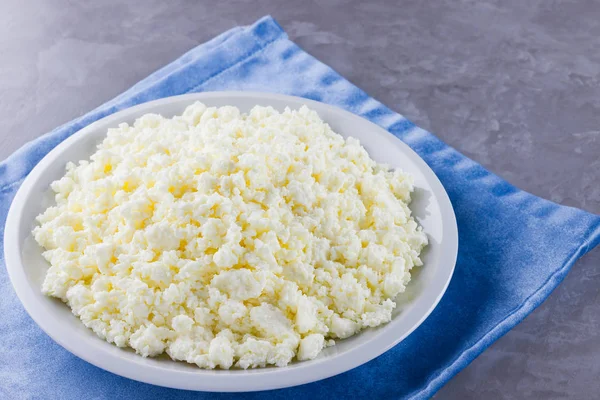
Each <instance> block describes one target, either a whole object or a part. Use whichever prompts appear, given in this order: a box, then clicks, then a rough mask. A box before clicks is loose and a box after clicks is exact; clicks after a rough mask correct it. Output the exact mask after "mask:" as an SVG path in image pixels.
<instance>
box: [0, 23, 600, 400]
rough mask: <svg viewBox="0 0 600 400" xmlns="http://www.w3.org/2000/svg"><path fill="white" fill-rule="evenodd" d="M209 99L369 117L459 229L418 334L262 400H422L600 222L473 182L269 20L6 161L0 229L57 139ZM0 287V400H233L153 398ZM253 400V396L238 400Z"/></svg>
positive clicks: (468, 168)
mask: <svg viewBox="0 0 600 400" xmlns="http://www.w3.org/2000/svg"><path fill="white" fill-rule="evenodd" d="M215 90H255V91H267V92H279V93H285V94H292V95H296V96H303V97H306V98H310V99H314V100H319V101H322V102H325V103H330V104H333V105H336V106H338V107H342V108H345V109H347V110H350V111H351V112H353V113H356V114H358V115H361V116H363V117H365V118H368V119H370V120H371V121H373V122H375V123H377V124H379V125H381V126H382V127H384V128H385V129H387V130H389V131H390V132H392V133H393V134H394V135H396V136H397V137H398V138H400V139H401V140H403V141H404V142H406V143H407V144H408V145H409V146H411V147H412V148H413V149H414V150H415V151H416V152H417V153H418V154H419V155H420V156H421V157H422V158H423V159H424V160H425V161H426V162H427V163H428V164H429V166H430V167H431V168H432V169H433V170H434V171H435V173H436V174H437V175H438V177H439V178H440V180H441V181H442V183H443V185H444V187H445V188H446V190H447V191H448V194H449V195H450V199H451V201H452V204H453V205H454V209H455V211H456V217H457V221H458V230H459V234H460V239H459V240H460V249H459V255H458V263H457V266H456V272H455V274H454V277H453V279H452V282H451V283H450V286H449V288H448V291H447V292H446V294H445V296H444V297H443V299H442V301H441V302H440V304H439V306H438V307H437V308H436V309H435V310H434V312H433V313H432V314H431V316H430V317H429V318H428V319H427V320H426V321H425V322H424V323H423V325H421V327H419V328H418V329H417V330H416V331H415V332H414V333H413V334H412V335H410V336H409V337H408V338H407V339H406V340H404V341H403V342H402V343H400V344H399V345H397V346H396V347H394V348H393V349H391V350H390V351H388V352H387V353H385V354H383V355H382V356H380V357H378V358H376V359H375V360H372V361H371V362H369V363H367V364H365V365H363V366H361V367H359V368H356V369H354V370H352V371H349V372H346V373H344V374H341V375H338V376H336V377H333V378H329V379H326V380H323V381H320V382H316V383H312V384H307V385H303V386H298V387H295V388H289V389H281V390H275V391H271V392H270V393H268V395H269V396H270V398H273V399H289V398H313V399H317V398H321V397H323V398H325V397H327V398H343V397H345V396H356V397H357V398H367V397H369V398H381V399H384V398H385V399H392V398H394V399H398V398H414V399H421V398H428V397H430V396H432V395H433V394H434V393H435V392H436V391H437V390H438V389H439V388H440V387H441V386H442V385H443V384H444V383H445V382H447V381H448V380H449V379H450V378H451V377H452V376H453V375H455V374H456V373H457V372H459V371H460V370H461V369H462V368H464V367H465V366H466V365H467V364H468V363H469V362H470V361H471V360H473V359H474V358H475V357H476V356H477V355H479V354H480V353H481V352H482V351H483V350H484V349H485V348H487V347H488V346H489V345H490V344H491V343H492V342H493V341H494V340H496V339H498V338H499V337H500V336H501V335H503V334H504V333H506V332H507V331H508V330H509V329H510V328H512V327H513V326H515V325H516V324H517V323H518V322H520V321H521V320H522V319H523V318H524V317H525V316H526V315H527V314H529V313H530V312H531V311H532V310H533V309H534V308H536V307H537V306H538V305H539V304H540V303H541V302H542V301H543V300H544V299H545V298H546V297H547V296H548V295H549V294H550V292H551V291H552V289H554V288H555V287H556V285H558V284H559V283H560V281H561V280H562V279H563V278H564V276H565V275H566V273H567V271H568V270H569V268H570V267H571V265H573V263H574V262H575V261H576V260H577V259H578V258H579V257H581V256H582V255H583V254H585V253H586V252H587V251H589V250H590V249H592V248H593V247H594V246H595V245H597V244H598V242H599V241H600V217H598V216H595V215H592V214H589V213H586V212H584V211H581V210H577V209H574V208H569V207H563V206H559V205H557V204H554V203H552V202H549V201H546V200H543V199H540V198H538V197H535V196H532V195H530V194H528V193H526V192H523V191H521V190H519V189H517V188H515V187H514V186H512V185H510V184H509V183H507V182H505V181H503V180H502V179H500V178H498V177H497V176H495V175H493V174H491V173H490V172H488V171H486V170H485V169H484V168H483V167H482V166H480V165H479V164H477V163H475V162H473V161H472V160H470V159H468V158H466V157H465V156H463V155H461V154H460V153H458V152H457V151H456V150H454V149H452V148H451V147H449V146H448V145H446V144H444V143H443V142H441V141H440V140H439V139H437V138H436V137H435V136H433V135H432V134H431V133H428V132H426V131H424V130H422V129H420V128H418V127H416V126H414V125H413V124H412V123H410V122H409V121H407V120H406V119H405V118H404V117H402V116H401V115H399V114H397V113H395V112H393V111H391V110H390V109H388V108H387V107H385V106H383V105H382V104H380V103H379V102H377V101H376V100H373V99H372V98H370V97H369V96H368V95H367V94H365V93H364V92H363V91H361V90H360V89H358V88H356V87H355V86H354V85H352V84H351V83H350V82H348V81H347V80H345V79H344V78H342V77H341V76H340V75H338V74H337V73H336V72H335V71H333V70H332V69H331V68H329V67H328V66H327V65H324V64H322V63H321V62H319V61H318V60H316V59H315V58H313V57H311V56H310V55H308V54H307V53H305V52H304V51H303V50H302V49H300V48H299V47H298V46H297V45H295V44H294V43H293V42H292V41H290V40H289V39H288V37H287V35H286V34H285V32H284V31H283V30H282V29H281V27H280V26H279V25H278V24H277V23H276V22H275V21H274V20H273V19H272V18H271V17H264V18H262V19H260V20H259V21H257V22H256V23H255V24H254V25H252V26H249V27H238V28H234V29H232V30H230V31H228V32H226V33H224V34H222V35H220V36H218V37H217V38H215V39H213V40H212V41H210V42H208V43H205V44H203V45H200V46H198V47H196V48H195V49H193V50H191V51H189V52H188V53H186V54H185V55H183V56H182V57H181V58H179V59H178V60H176V61H174V62H173V63H171V64H169V65H167V66H166V67H164V68H162V69H161V70H159V71H157V72H155V73H154V74H152V75H151V76H149V77H148V78H146V79H144V80H143V81H141V82H140V83H138V84H136V85H135V86H133V87H132V88H131V89H129V90H128V91H126V92H125V93H123V94H122V95H120V96H119V97H117V98H115V99H113V100H112V101H110V102H108V103H106V104H104V105H102V106H101V107H99V108H97V109H96V110H94V111H92V112H90V113H88V114H87V115H85V116H83V117H81V118H78V119H76V120H74V121H72V122H69V123H68V124H66V125H63V126H61V127H59V128H57V129H55V130H54V131H52V132H51V133H49V134H47V135H45V136H43V137H41V138H39V139H37V140H35V141H33V142H31V143H29V144H27V145H25V146H24V147H23V148H21V149H20V150H19V151H17V152H16V153H15V154H14V155H12V156H11V157H9V158H8V159H7V160H6V161H4V162H3V163H2V164H0V208H1V211H0V218H1V219H2V222H1V224H0V225H1V226H2V227H4V223H5V220H6V214H7V212H8V208H9V205H10V202H11V200H12V198H13V196H14V194H15V192H16V190H17V189H18V187H19V185H20V183H21V182H22V181H23V179H24V178H25V176H26V175H27V174H28V173H29V171H30V170H31V169H32V168H33V166H34V165H35V164H36V163H37V162H38V161H39V160H40V159H41V158H42V157H44V155H46V154H47V153H48V152H49V151H50V150H51V149H52V148H53V147H54V146H56V145H57V144H58V143H60V142H61V141H62V140H64V139H65V138H66V137H68V136H69V135H71V134H73V133H74V132H76V131H77V130H79V129H81V128H83V127H84V126H86V125H88V124H90V123H91V122H93V121H95V120H97V119H99V118H102V117H104V116H106V115H109V114H111V113H114V112H115V111H118V110H121V109H124V108H127V107H129V106H132V105H135V104H138V103H142V102H145V101H149V100H154V99H156V98H160V97H165V96H173V95H178V94H182V93H189V92H200V91H215ZM3 230H4V229H3ZM3 235H4V232H2V236H3ZM3 254H4V251H3V249H2V255H3ZM2 263H4V258H3V257H2ZM0 287H1V289H2V296H1V297H0V315H1V316H2V318H1V319H0V398H3V399H9V398H54V399H81V398H95V399H100V398H127V399H148V398H164V399H170V398H177V399H225V398H233V397H234V395H231V394H215V393H194V392H186V391H179V390H172V389H166V388H160V387H156V386H152V385H147V384H143V383H139V382H135V381H132V380H129V379H125V378H121V377H119V376H116V375H113V374H111V373H109V372H106V371H103V370H100V369H99V368H96V367H94V366H92V365H90V364H88V363H86V362H84V361H82V360H80V359H78V358H77V357H75V356H73V355H71V354H70V353H69V352H67V351H66V350H64V349H63V348H61V347H60V346H58V345H57V344H55V343H54V342H53V341H52V340H51V339H50V338H49V337H48V336H46V335H45V334H44V333H43V332H42V331H41V330H40V329H39V328H38V327H37V326H36V325H35V323H34V322H33V321H32V320H31V319H30V318H29V317H28V315H27V314H26V312H25V310H24V309H23V308H22V306H21V304H20V303H19V300H18V299H17V297H16V295H15V294H14V292H13V290H12V288H11V285H10V282H9V279H8V276H7V273H6V270H5V268H0ZM263 396H265V393H264V392H263V393H247V394H244V395H243V396H241V397H243V398H248V399H262V398H263ZM237 397H238V398H239V395H238V396H237Z"/></svg>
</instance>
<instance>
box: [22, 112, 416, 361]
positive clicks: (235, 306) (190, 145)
mask: <svg viewBox="0 0 600 400" xmlns="http://www.w3.org/2000/svg"><path fill="white" fill-rule="evenodd" d="M66 170H67V172H66V174H65V176H64V177H63V178H62V179H60V180H58V181H56V182H54V183H52V189H53V191H54V192H55V193H56V206H53V207H50V208H48V209H47V210H46V211H45V212H44V213H42V214H41V215H40V216H38V218H37V220H38V222H39V226H37V227H36V228H35V229H34V231H33V234H34V237H35V240H36V241H37V242H38V243H39V244H40V245H41V246H42V247H43V248H44V249H45V252H44V253H43V254H44V257H45V258H46V259H47V260H48V262H49V263H50V265H51V266H50V269H49V270H48V272H47V275H46V278H45V281H44V283H43V292H44V293H45V294H47V295H49V296H54V297H58V298H60V299H62V300H63V301H64V302H66V303H67V304H68V305H69V307H71V309H72V311H73V313H74V314H75V315H76V316H78V317H79V318H80V319H81V321H83V323H84V324H85V325H86V326H87V327H89V328H90V329H92V330H93V331H94V332H95V333H96V334H97V335H98V336H100V337H101V338H103V339H105V340H107V341H109V342H111V343H114V344H116V345H117V346H120V347H124V346H129V347H132V348H133V349H135V351H136V352H137V353H139V354H141V355H142V356H144V357H146V356H156V355H158V354H161V353H163V352H166V353H167V354H168V355H169V356H171V358H173V359H175V360H183V361H187V362H189V363H195V364H197V365H198V366H199V367H202V368H217V367H219V368H230V367H232V366H236V367H240V368H254V367H264V366H266V365H277V366H285V365H287V364H288V363H289V362H290V361H292V359H294V358H296V359H298V360H307V359H313V358H315V357H316V356H317V355H318V354H319V352H320V351H321V350H322V349H323V348H324V347H326V346H329V345H332V344H334V343H335V342H334V340H335V339H343V338H347V337H349V336H351V335H354V334H355V333H357V332H358V331H360V330H361V329H363V328H366V327H375V326H378V325H380V324H383V323H386V322H388V321H390V319H391V314H392V310H393V309H394V307H395V303H394V301H393V298H394V296H396V295H397V294H398V293H401V292H403V291H404V289H405V286H406V284H407V283H408V281H409V280H410V272H409V271H410V269H411V268H412V267H413V266H418V265H422V263H421V261H420V259H419V253H420V252H421V250H422V249H423V247H424V246H425V245H426V244H427V237H426V235H425V234H424V232H423V231H422V230H421V228H420V227H419V226H418V225H417V223H416V222H415V221H414V219H413V218H412V217H411V213H410V210H409V208H408V205H407V204H408V203H409V202H410V195H411V192H412V191H413V181H412V179H411V177H410V176H408V175H405V174H403V173H402V172H400V171H391V170H389V168H387V167H386V166H383V165H378V164H377V163H375V162H374V161H373V160H372V159H371V158H370V157H369V155H368V154H367V152H366V151H365V150H364V149H363V148H362V147H361V146H360V144H359V142H358V141H357V140H355V139H352V138H348V139H344V138H342V137H341V136H339V135H338V134H336V133H334V132H333V131H332V130H331V128H330V127H329V126H328V125H327V124H326V123H324V122H323V121H322V120H321V119H320V118H319V116H318V115H317V113H316V112H314V111H311V110H309V109H308V108H306V107H302V108H301V109H299V110H296V111H292V110H289V109H286V110H285V111H284V112H282V113H280V112H278V111H276V110H274V109H273V108H270V107H258V106H257V107H255V108H253V109H252V110H251V111H250V112H249V113H248V114H241V113H240V111H239V110H238V109H237V108H235V107H220V108H215V107H206V106H205V105H203V104H201V103H195V104H192V105H190V106H189V107H188V108H187V109H186V110H185V112H184V113H183V115H181V116H176V117H174V118H172V119H167V118H163V117H161V116H159V115H154V114H148V115H145V116H143V117H141V118H139V119H138V120H136V121H135V123H134V124H133V125H132V126H130V125H128V124H121V125H119V126H118V128H115V129H110V130H109V131H108V135H107V137H106V139H105V140H104V141H103V142H102V143H101V144H100V145H99V146H98V150H97V152H96V153H95V154H94V155H92V156H91V157H90V160H89V161H80V162H79V163H78V164H73V163H69V164H67V167H66Z"/></svg>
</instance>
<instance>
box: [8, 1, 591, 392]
mask: <svg viewBox="0 0 600 400" xmlns="http://www.w3.org/2000/svg"><path fill="white" fill-rule="evenodd" d="M268 13H270V14H272V15H273V16H274V17H275V18H276V19H277V20H278V21H279V22H280V23H281V25H282V26H283V27H284V29H286V31H287V32H288V33H289V35H290V37H291V39H292V40H294V41H296V43H298V44H299V45H300V46H301V47H303V48H304V49H305V50H307V51H308V52H310V53H311V54H313V55H315V56H316V57H318V58H319V59H321V60H322V61H324V62H325V63H327V64H329V65H331V66H332V67H333V68H335V69H336V70H337V71H339V72H340V73H341V74H342V75H344V76H345V77H347V78H348V79H350V80H351V81H352V82H354V83H355V84H357V85H358V86H359V87H361V88H363V89H364V90H366V92H367V93H369V94H370V95H372V96H374V97H375V98H377V99H378V100H380V101H382V102H383V103H385V104H387V105H388V106H389V107H391V108H392V109H393V110H396V111H398V112H400V113H402V114H404V115H405V116H406V117H408V118H409V119H410V120H412V121H413V122H415V123H417V124H418V125H420V126H421V127H423V128H425V129H427V130H430V131H432V132H434V133H436V134H437V135H438V136H439V137H441V138H442V139H443V140H445V141H446V142H447V143H449V144H451V145H452V146H454V147H456V148H457V149H459V150H460V151H462V152H463V153H465V154H466V155H468V156H469V157H471V158H473V159H475V160H477V161H479V162H480V163H482V164H483V165H485V166H486V167H488V168H489V169H490V170H492V171H494V172H495V173H497V174H499V175H500V176H502V177H504V178H505V179H507V180H508V181H510V182H511V183H513V184H515V185H517V186H519V187H521V188H523V189H525V190H528V191H530V192H532V193H534V194H536V195H539V196H542V197H545V198H548V199H551V200H553V201H556V202H558V203H561V204H565V205H570V206H576V207H580V208H583V209H585V210H587V211H590V212H593V213H600V172H599V171H600V158H599V155H600V86H599V79H600V78H599V74H600V22H599V21H600V3H599V2H597V1H596V0H587V1H585V0H581V1H556V0H547V1H542V0H527V1H522V0H473V1H469V0H463V1H440V0H436V1H416V0H412V1H410V0H405V1H388V2H381V3H371V2H366V1H362V0H351V1H345V2H344V1H326V0H319V1H302V2H300V1H298V2H279V1H274V0H273V1H267V0H258V1H247V2H246V1H222V2H193V1H166V0H152V1H144V0H134V1H125V0H111V1H85V2H84V1H81V2H79V1H68V0H48V1H44V0H2V1H1V2H0V62H1V64H0V159H4V158H5V157H7V156H8V155H9V154H10V153H12V152H13V151H14V150H16V149H17V148H18V147H20V146H21V145H22V144H23V143H25V142H26V141H28V140H30V139H33V138H35V137H37V136H40V135H42V134H44V133H46V132H48V131H49V130H51V129H52V128H54V127H56V126H57V125H59V124H62V123H64V122H67V121H69V120H71V119H73V118H74V117H77V116H79V115H81V114H83V113H85V112H87V111H89V110H90V109H92V108H94V107H96V106H98V105H100V104H101V103H103V102H105V101H107V100H109V99H111V98H112V97H113V96H115V95H117V94H119V93H120V92H121V91H123V90H124V89H126V88H128V87H129V86H131V85H132V84H134V83H135V82H136V81H138V80H139V79H141V78H143V77H145V76H146V75H148V74H149V73H151V72H153V71H154V70H156V69H157V68H159V67H161V66H163V65H164V64H166V63H168V62H169V61H171V60H173V59H175V58H177V57H178V56H179V55H181V54H182V53H183V52H185V51H186V50H188V49H190V48H192V47H194V46H196V45H197V44H199V43H202V42H204V41H206V40H208V39H210V38H211V37H213V36H215V35H217V34H218V33H221V32H222V31H224V30H226V29H229V28H231V27H233V26H235V25H239V24H249V23H251V22H253V21H254V20H255V19H257V18H259V17H260V16H262V15H264V14H268ZM599 266H600V249H596V250H594V251H592V252H591V253H590V254H588V255H587V256H586V257H584V258H583V259H582V260H580V261H579V262H578V263H577V264H576V265H575V266H574V267H573V269H572V271H571V272H570V273H569V275H568V277H567V278H566V279H565V281H564V282H563V284H562V285H561V286H560V287H559V288H558V289H557V290H556V291H555V292H554V293H553V294H552V295H551V296H550V298H549V299H548V300H547V301H546V302H545V303H544V304H543V305H542V306H540V307H539V309H537V310H536V311H535V312H534V313H533V314H531V315H530V316H529V317H527V319H526V320H525V321H524V322H522V323H521V324H520V325H518V326H517V327H516V328H515V329H513V330H512V331H511V332H509V333H508V334H507V335H506V336H504V337H503V338H501V339H500V340H498V341H497V342H496V343H495V344H494V345H492V346H491V347H490V348H489V349H488V350H486V351H485V352H484V353H483V354H482V355H481V356H480V357H479V358H477V359H476V360H475V361H474V362H473V363H472V364H471V365H470V366H468V367H467V368H466V369H465V370H464V371H462V372H461V373H460V374H459V375H457V376H456V377H455V378H454V379H452V380H451V382H450V383H448V384H447V385H446V386H445V387H444V388H443V389H442V390H441V391H440V392H439V393H438V394H437V395H436V398H437V399H482V398H485V399H539V398H571V399H590V398H595V397H597V396H598V393H600V379H599V377H600V335H599V332H600V301H599V300H600V296H599V288H600V285H599V283H600V268H599Z"/></svg>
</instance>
